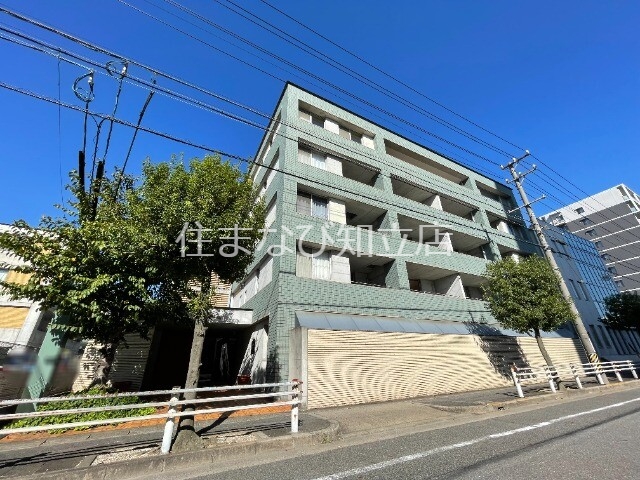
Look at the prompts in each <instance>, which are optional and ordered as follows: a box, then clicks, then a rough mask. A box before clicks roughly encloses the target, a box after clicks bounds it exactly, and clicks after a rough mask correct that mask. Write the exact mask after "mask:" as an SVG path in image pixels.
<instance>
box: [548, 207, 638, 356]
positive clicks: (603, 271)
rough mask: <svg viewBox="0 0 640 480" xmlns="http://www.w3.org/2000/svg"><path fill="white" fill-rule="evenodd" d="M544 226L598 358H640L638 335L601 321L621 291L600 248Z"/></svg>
mask: <svg viewBox="0 0 640 480" xmlns="http://www.w3.org/2000/svg"><path fill="white" fill-rule="evenodd" d="M540 224H541V226H542V229H543V232H544V234H545V237H546V239H547V242H548V243H549V245H550V246H551V249H552V251H553V255H554V257H555V259H556V262H557V263H558V267H559V268H560V272H561V273H562V276H563V278H564V280H565V282H566V284H567V287H568V288H569V292H570V293H571V297H572V298H573V301H574V303H575V305H576V307H577V308H578V311H579V312H580V317H581V318H582V321H583V323H584V325H585V327H586V328H587V331H588V332H589V336H590V337H591V341H592V343H593V345H594V347H595V348H596V351H597V352H598V355H599V356H600V357H601V358H604V359H607V360H618V359H628V358H630V356H635V355H637V354H638V353H639V352H640V335H638V332H636V331H635V330H631V331H630V330H621V329H615V328H611V327H608V326H606V325H605V324H604V323H602V322H601V319H603V318H604V317H605V314H606V307H605V303H604V299H605V298H607V297H608V296H611V295H615V294H617V293H618V288H617V287H616V284H615V282H614V280H613V278H612V277H611V274H610V272H609V270H608V269H607V266H606V265H605V262H604V260H603V259H602V257H601V255H600V252H599V251H598V249H597V248H596V246H595V245H594V244H593V242H591V241H589V240H587V239H585V238H582V237H579V236H578V235H576V234H573V233H571V232H569V231H568V230H567V229H565V228H561V227H556V226H554V225H551V224H550V223H547V222H545V221H544V220H542V221H541V222H540Z"/></svg>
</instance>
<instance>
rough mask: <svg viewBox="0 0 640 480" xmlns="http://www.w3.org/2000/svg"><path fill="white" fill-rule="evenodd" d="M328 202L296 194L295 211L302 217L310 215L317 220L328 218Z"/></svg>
mask: <svg viewBox="0 0 640 480" xmlns="http://www.w3.org/2000/svg"><path fill="white" fill-rule="evenodd" d="M328 203H329V202H328V200H327V199H326V198H322V197H318V196H316V195H311V194H309V193H304V192H298V200H297V202H296V211H297V212H298V213H301V214H302V215H311V216H312V217H318V218H325V219H327V218H329V208H328Z"/></svg>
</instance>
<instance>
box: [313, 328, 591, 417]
mask: <svg viewBox="0 0 640 480" xmlns="http://www.w3.org/2000/svg"><path fill="white" fill-rule="evenodd" d="M544 343H545V345H546V347H547V350H548V351H549V354H550V355H551V358H552V359H553V361H554V363H556V364H560V363H568V362H581V363H582V362H585V361H586V358H585V356H584V352H583V350H582V347H581V346H580V344H579V342H578V340H577V339H565V338H545V340H544ZM307 345H308V347H307V388H308V397H307V398H308V407H309V408H320V407H330V406H338V405H349V404H357V403H366V402H376V401H386V400H395V399H401V398H410V397H417V396H424V395H437V394H443V393H453V392H461V391H467V390H481V389H485V388H493V387H501V386H508V385H511V384H512V383H511V380H510V378H509V377H508V376H507V374H506V371H505V370H506V369H507V368H508V365H510V364H511V363H513V362H516V363H517V364H519V365H522V364H523V363H528V364H530V365H543V364H544V361H543V359H542V355H541V354H540V353H539V350H538V346H537V344H536V341H535V339H533V338H525V337H506V336H496V337H478V336H475V335H436V334H418V333H385V332H365V331H336V330H308V340H307ZM523 359H524V361H523ZM501 372H504V373H501Z"/></svg>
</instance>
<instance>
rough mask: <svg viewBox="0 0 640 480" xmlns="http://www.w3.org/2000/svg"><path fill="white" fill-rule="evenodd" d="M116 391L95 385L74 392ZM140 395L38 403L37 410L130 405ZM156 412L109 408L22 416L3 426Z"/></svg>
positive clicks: (80, 393)
mask: <svg viewBox="0 0 640 480" xmlns="http://www.w3.org/2000/svg"><path fill="white" fill-rule="evenodd" d="M113 393H116V391H115V390H113V389H109V388H107V387H102V386H100V387H93V388H90V389H88V390H84V391H82V392H78V393H74V394H73V396H74V397H75V396H85V395H107V394H113ZM138 401H139V399H138V397H137V396H135V395H131V396H126V397H107V398H90V399H86V400H65V401H61V402H48V403H41V404H38V407H37V410H38V411H39V412H41V411H45V410H46V411H51V410H72V409H75V408H93V407H106V406H113V405H128V404H133V403H137V402H138ZM155 412H156V409H155V408H153V407H145V408H131V409H126V410H109V411H97V412H89V413H70V414H65V415H50V416H46V417H27V418H21V419H19V420H16V421H14V422H12V423H11V424H9V425H6V426H5V427H3V428H22V427H36V426H42V425H55V424H59V423H72V422H86V421H90V420H106V419H110V418H125V417H140V416H143V415H150V414H153V413H155ZM89 428H91V427H88V426H80V427H75V428H74V430H87V429H89ZM67 430H70V429H69V428H65V429H56V430H49V432H50V433H60V432H64V431H67Z"/></svg>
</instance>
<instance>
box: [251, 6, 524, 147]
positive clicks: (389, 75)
mask: <svg viewBox="0 0 640 480" xmlns="http://www.w3.org/2000/svg"><path fill="white" fill-rule="evenodd" d="M260 1H261V2H262V3H264V4H265V5H267V6H268V7H270V8H271V9H273V10H275V11H277V12H278V13H280V14H281V15H284V16H285V17H287V18H288V19H289V20H292V21H293V22H295V23H296V24H298V25H300V26H301V27H303V28H304V29H306V30H308V31H310V32H312V33H313V34H315V35H317V36H318V37H320V38H322V39H323V40H325V41H327V42H329V43H330V44H332V45H333V46H335V47H337V48H339V49H340V50H342V51H343V52H345V53H347V54H348V55H350V56H352V57H353V58H355V59H357V60H359V61H361V62H362V63H364V64H365V65H367V66H369V67H371V68H373V69H374V70H375V71H377V72H378V73H381V74H382V75H384V76H385V77H387V78H390V79H391V80H393V81H395V82H396V83H398V84H399V85H402V86H403V87H405V88H407V89H409V90H411V91H412V92H413V93H416V94H417V95H419V96H421V97H422V98H424V99H425V100H428V101H429V102H431V103H433V104H435V105H437V106H438V107H440V108H442V109H444V110H446V111H447V112H449V113H451V114H453V115H455V116H456V117H458V118H460V119H462V120H464V121H465V122H467V123H469V124H471V125H473V126H474V127H477V128H479V129H480V130H482V131H484V132H486V133H488V134H490V135H492V136H494V137H495V138H497V139H499V140H502V141H503V142H505V143H508V144H509V145H511V146H512V147H515V148H516V149H517V150H524V148H522V147H520V146H518V145H516V144H514V143H512V142H510V141H509V140H507V139H505V138H503V137H501V136H500V135H498V134H496V133H493V132H492V131H490V130H488V129H486V128H484V127H482V126H481V125H479V124H477V123H476V122H474V121H472V120H470V119H469V118H467V117H465V116H463V115H461V114H459V113H457V112H455V111H454V110H452V109H450V108H449V107H447V106H446V105H444V104H442V103H440V102H438V101H437V100H434V99H433V98H432V97H429V96H427V95H425V94H424V93H422V92H420V91H418V90H416V89H415V88H413V87H412V86H411V85H409V84H407V83H405V82H403V81H402V80H400V79H398V78H397V77H394V76H393V75H391V74H389V73H387V72H385V71H384V70H382V69H380V68H379V67H376V66H375V65H374V64H372V63H371V62H369V61H367V60H366V59H364V58H363V57H361V56H359V55H357V54H355V53H353V52H351V51H350V50H348V49H346V48H344V47H343V46H341V45H340V44H338V43H336V42H334V41H333V40H331V39H330V38H328V37H326V36H325V35H322V34H321V33H319V32H318V31H317V30H314V29H313V28H311V27H309V26H307V25H305V24H304V23H302V22H301V21H299V20H297V19H295V18H294V17H292V16H291V15H288V14H287V13H286V12H284V11H282V10H280V9H279V8H277V7H276V6H274V5H273V4H271V3H269V2H267V1H266V0H260Z"/></svg>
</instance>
